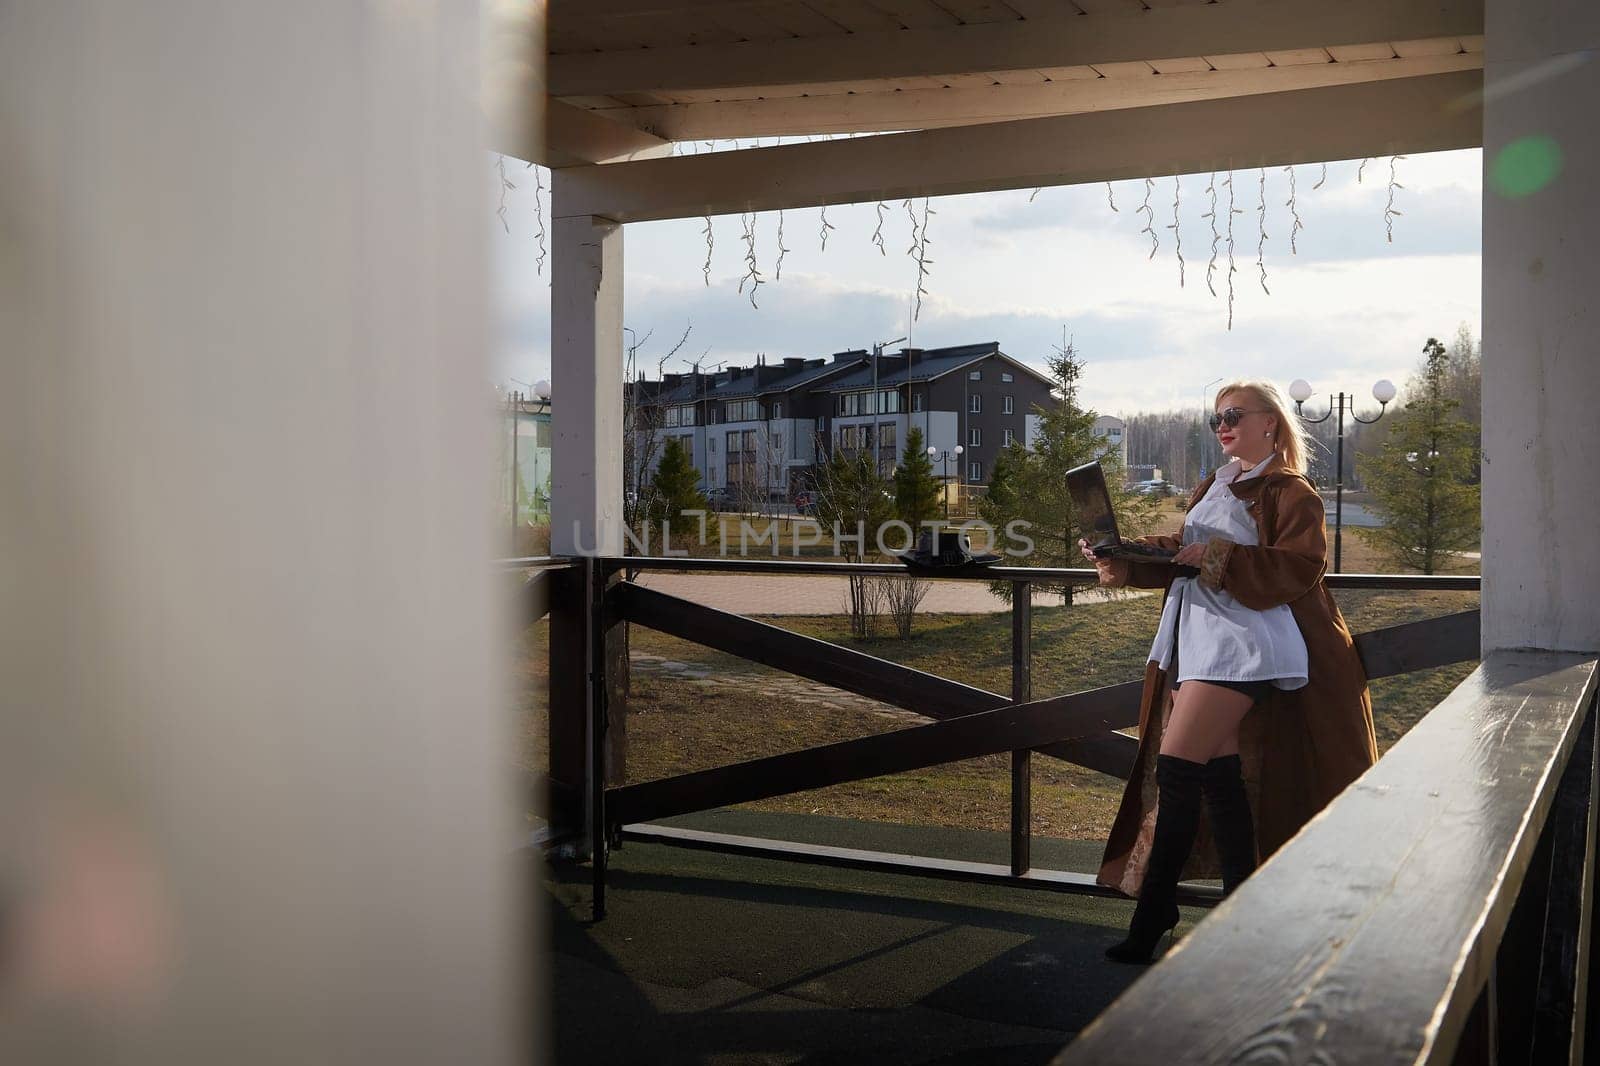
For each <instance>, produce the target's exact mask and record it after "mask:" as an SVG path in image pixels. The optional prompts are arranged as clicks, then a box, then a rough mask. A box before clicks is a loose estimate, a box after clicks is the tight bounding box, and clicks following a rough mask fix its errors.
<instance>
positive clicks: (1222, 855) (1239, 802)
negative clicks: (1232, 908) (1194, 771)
mask: <svg viewBox="0 0 1600 1066" xmlns="http://www.w3.org/2000/svg"><path fill="white" fill-rule="evenodd" d="M1204 791H1205V797H1206V813H1207V814H1208V815H1209V816H1210V818H1211V836H1212V837H1213V838H1214V839H1215V840H1216V843H1217V859H1218V860H1219V861H1220V862H1221V863H1222V894H1223V895H1224V896H1227V895H1231V894H1232V892H1233V890H1234V889H1235V888H1238V887H1239V884H1240V882H1242V881H1243V880H1244V879H1245V878H1247V877H1249V876H1250V875H1251V874H1252V873H1254V872H1255V868H1256V823H1255V819H1254V818H1252V817H1251V815H1250V798H1249V797H1248V796H1247V795H1245V791H1244V774H1243V772H1242V768H1241V766H1240V763H1239V756H1237V755H1223V756H1220V757H1218V758H1215V759H1212V760H1211V761H1210V762H1208V763H1206V770H1205V783H1204Z"/></svg>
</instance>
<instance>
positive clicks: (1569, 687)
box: [1055, 652, 1596, 1066]
mask: <svg viewBox="0 0 1600 1066" xmlns="http://www.w3.org/2000/svg"><path fill="white" fill-rule="evenodd" d="M1595 665H1596V664H1595V659H1594V658H1593V656H1592V655H1570V654H1557V653H1549V652H1495V653H1491V654H1490V655H1488V656H1486V657H1485V658H1484V661H1483V663H1482V665H1481V666H1479V667H1478V669H1477V670H1475V671H1474V672H1473V674H1472V675H1471V676H1470V677H1468V678H1467V680H1465V681H1463V682H1462V683H1461V685H1460V686H1458V687H1457V688H1456V690H1455V691H1454V692H1452V693H1451V694H1450V695H1449V696H1448V697H1447V698H1446V699H1445V700H1444V701H1443V702H1442V703H1440V704H1439V705H1438V707H1436V708H1435V709H1434V710H1433V711H1432V712H1430V713H1429V714H1428V715H1427V717H1425V718H1423V720H1422V721H1421V722H1419V723H1417V725H1416V726H1414V727H1413V728H1412V729H1411V731H1410V732H1409V733H1407V734H1406V735H1405V736H1404V737H1402V738H1401V739H1400V741H1399V743H1397V744H1396V745H1395V746H1394V747H1393V748H1391V749H1390V750H1389V752H1388V753H1387V754H1386V755H1384V757H1383V758H1382V759H1380V760H1379V761H1378V763H1377V764H1376V765H1375V766H1373V767H1372V768H1371V769H1370V770H1368V771H1367V772H1366V773H1365V774H1364V775H1362V777H1360V778H1359V779H1358V780H1357V781H1356V782H1355V783H1354V784H1352V785H1351V786H1350V787H1349V788H1348V789H1346V790H1345V792H1344V793H1343V794H1342V795H1340V796H1339V797H1338V798H1337V799H1336V800H1334V802H1333V803H1332V804H1330V805H1329V806H1328V808H1327V809H1326V810H1324V811H1323V812H1322V813H1321V814H1320V815H1318V816H1317V817H1316V818H1315V819H1313V820H1312V821H1311V822H1310V823H1309V824H1308V825H1307V826H1306V827H1305V828H1304V829H1303V830H1301V832H1300V833H1299V835H1297V836H1296V837H1295V838H1294V839H1293V840H1291V841H1290V842H1289V843H1288V844H1286V845H1285V846H1284V847H1283V848H1282V849H1280V850H1279V851H1278V852H1277V853H1276V854H1275V855H1274V856H1273V857H1272V859H1271V860H1270V861H1269V862H1267V863H1266V865H1264V866H1263V867H1262V868H1261V869H1260V870H1258V871H1257V872H1256V873H1255V874H1254V875H1253V876H1252V877H1251V878H1250V879H1249V880H1248V881H1246V882H1245V883H1244V884H1243V885H1242V886H1240V887H1239V889H1238V890H1237V891H1235V892H1234V894H1233V895H1232V896H1230V897H1229V898H1228V900H1227V901H1226V902H1224V903H1223V904H1222V906H1221V907H1219V908H1218V909H1217V910H1216V911H1215V912H1214V913H1213V914H1212V915H1211V916H1210V917H1209V918H1207V919H1206V921H1204V922H1203V923H1201V924H1200V926H1199V927H1198V928H1196V929H1195V930H1194V931H1193V932H1191V933H1190V934H1189V935H1188V937H1187V938H1185V940H1184V943H1183V945H1182V948H1181V950H1179V951H1178V952H1177V953H1176V954H1174V955H1171V956H1169V957H1168V958H1166V959H1164V960H1163V961H1162V962H1161V963H1159V964H1158V965H1156V966H1155V967H1153V968H1152V969H1151V970H1149V971H1148V972H1147V973H1146V974H1145V975H1144V976H1143V977H1141V978H1140V979H1139V981H1138V983H1137V984H1136V985H1134V986H1133V987H1132V988H1130V989H1129V990H1128V991H1127V992H1126V993H1124V994H1123V996H1122V997H1121V998H1120V999H1118V1000H1117V1001H1116V1002H1115V1003H1113V1004H1112V1005H1111V1006H1110V1007H1109V1008H1107V1009H1106V1010H1105V1011H1104V1012H1102V1013H1101V1014H1100V1016H1099V1017H1097V1018H1096V1019H1095V1020H1094V1022H1093V1023H1091V1024H1090V1025H1089V1026H1088V1027H1087V1028H1086V1029H1084V1030H1083V1031H1082V1032H1081V1033H1079V1034H1078V1035H1077V1037H1076V1038H1075V1039H1074V1040H1073V1042H1072V1044H1071V1046H1069V1047H1068V1048H1067V1049H1066V1050H1065V1051H1064V1052H1063V1053H1062V1054H1061V1055H1060V1056H1059V1057H1058V1058H1057V1059H1056V1060H1055V1061H1056V1062H1057V1063H1059V1064H1062V1066H1077V1064H1087V1063H1108V1064H1113V1063H1114V1064H1118V1066H1120V1064H1124V1063H1130V1062H1160V1063H1168V1064H1172V1066H1184V1064H1188V1063H1194V1064H1199V1063H1214V1062H1235V1061H1243V1060H1248V1059H1251V1058H1252V1057H1256V1056H1258V1055H1259V1054H1261V1053H1262V1052H1263V1050H1264V1049H1266V1050H1270V1051H1271V1057H1272V1058H1273V1059H1274V1060H1275V1061H1284V1062H1300V1061H1307V1060H1310V1059H1313V1058H1316V1059H1320V1060H1322V1061H1327V1062H1351V1063H1356V1062H1362V1063H1365V1062H1386V1063H1401V1062H1404V1063H1419V1064H1420V1063H1448V1062H1450V1061H1451V1056H1452V1053H1453V1052H1454V1051H1455V1050H1456V1045H1457V1042H1458V1040H1459V1038H1460V1037H1461V1034H1462V1032H1463V1028H1464V1026H1465V1023H1466V1020H1467V1016H1468V1014H1469V1012H1470V1011H1471V1009H1472V1006H1473V1003H1474V1001H1475V1000H1477V998H1478V993H1479V992H1480V990H1482V989H1483V988H1484V986H1485V983H1486V981H1491V980H1493V977H1492V976H1491V970H1492V967H1493V966H1494V962H1495V954H1496V949H1497V948H1498V947H1499V946H1500V944H1501V940H1502V935H1503V934H1504V931H1505V929H1506V923H1507V920H1508V918H1509V916H1510V914H1511V911H1512V907H1513V905H1514V903H1515V901H1516V899H1517V896H1518V894H1519V890H1520V889H1521V888H1522V886H1523V884H1524V879H1525V878H1527V877H1530V876H1532V875H1530V873H1529V869H1530V863H1531V861H1532V859H1533V856H1534V852H1535V849H1536V846H1537V844H1538V841H1539V838H1540V834H1541V830H1542V829H1543V828H1544V826H1545V825H1546V819H1547V816H1548V815H1549V813H1550V811H1551V809H1552V807H1553V805H1554V803H1555V801H1556V796H1557V793H1558V786H1559V783H1560V781H1561V778H1562V776H1563V771H1564V769H1565V768H1566V767H1567V766H1568V763H1569V758H1570V756H1571V753H1572V752H1573V751H1574V750H1575V749H1576V747H1577V741H1578V737H1579V734H1580V732H1581V730H1582V727H1583V725H1584V721H1585V718H1586V717H1587V716H1588V715H1592V714H1593V713H1594V712H1593V710H1592V708H1593V703H1594V695H1595ZM1580 1009H1581V1007H1580ZM1156 1016H1159V1017H1160V1018H1161V1024H1160V1025H1151V1024H1150V1019H1151V1018H1152V1017H1156ZM1551 1059H1552V1060H1553V1061H1554V1060H1559V1061H1566V1056H1565V1055H1564V1054H1560V1053H1559V1052H1558V1053H1557V1054H1554V1055H1552V1056H1551Z"/></svg>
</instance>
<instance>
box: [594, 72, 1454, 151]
mask: <svg viewBox="0 0 1600 1066" xmlns="http://www.w3.org/2000/svg"><path fill="white" fill-rule="evenodd" d="M1482 66H1483V56H1482V55H1481V54H1470V53H1463V54H1460V55H1432V56H1418V57H1416V58H1408V59H1386V60H1373V61H1369V62H1360V63H1319V64H1315V65H1310V66H1298V67H1261V68H1258V69H1254V70H1210V71H1204V72H1195V73H1181V74H1162V75H1159V76H1152V77H1144V78H1093V79H1089V80H1084V81H1056V82H1049V83H1045V84H1039V85H997V86H989V87H986V88H980V89H907V90H901V91H898V92H883V93H838V94H831V95H826V96H801V97H793V98H787V99H767V100H719V101H715V102H707V103H688V104H662V105H659V106H646V107H625V108H616V109H614V110H605V111H600V112H598V113H599V114H603V115H614V116H615V117H616V118H617V119H618V120H619V121H623V122H629V123H634V124H636V125H638V126H641V127H644V128H647V129H650V130H653V131H655V132H656V133H658V134H660V135H661V136H663V137H666V138H668V139H669V140H674V141H684V140H706V139H725V138H738V137H774V136H797V135H805V134H813V133H816V134H827V133H864V132H876V131H881V130H910V129H939V128H942V127H946V126H971V125H977V124H980V123H985V122H1004V121H1009V120H1012V119H1023V118H1040V117H1044V116H1047V115H1074V114H1082V113H1084V112H1090V111H1110V110H1117V109H1121V108H1131V107H1149V106H1153V105H1158V104H1173V103H1182V102H1185V101H1191V100H1215V99H1219V98H1222V97H1229V96H1252V95H1257V94H1260V93H1273V92H1286V91H1290V90H1294V89H1312V88H1319V87H1322V86H1328V85H1348V84H1351V83H1352V82H1364V81H1381V80H1385V79H1390V78H1410V77H1417V76H1419V75H1428V74H1443V73H1448V72H1450V71H1455V70H1473V69H1481V68H1482Z"/></svg>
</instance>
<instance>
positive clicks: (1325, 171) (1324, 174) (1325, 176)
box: [1311, 163, 1328, 192]
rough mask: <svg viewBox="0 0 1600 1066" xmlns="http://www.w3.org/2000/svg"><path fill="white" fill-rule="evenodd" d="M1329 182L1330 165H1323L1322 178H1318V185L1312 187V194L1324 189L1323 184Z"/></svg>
mask: <svg viewBox="0 0 1600 1066" xmlns="http://www.w3.org/2000/svg"><path fill="white" fill-rule="evenodd" d="M1327 180H1328V164H1326V163H1324V164H1322V177H1320V178H1318V179H1317V183H1316V184H1315V185H1313V186H1311V191H1312V192H1316V191H1317V190H1318V189H1320V188H1322V183H1323V182H1325V181H1327Z"/></svg>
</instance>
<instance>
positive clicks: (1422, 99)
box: [553, 71, 1483, 222]
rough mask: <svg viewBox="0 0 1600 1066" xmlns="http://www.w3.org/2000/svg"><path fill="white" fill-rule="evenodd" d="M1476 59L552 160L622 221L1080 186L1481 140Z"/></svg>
mask: <svg viewBox="0 0 1600 1066" xmlns="http://www.w3.org/2000/svg"><path fill="white" fill-rule="evenodd" d="M1482 87H1483V75H1482V72H1481V71H1461V72H1457V73H1453V74H1436V75H1432V76H1429V77H1420V78H1405V79H1401V80H1397V81H1387V82H1375V83H1366V84H1361V85H1341V86H1336V87H1332V88H1323V89H1303V90H1300V91H1297V92H1285V93H1270V94H1267V95H1262V96H1250V97H1239V98H1234V99H1229V100H1208V101H1202V102H1198V103H1184V104H1164V105H1162V106H1159V107H1149V108H1138V109H1135V110H1130V111H1111V112H1100V113H1095V114H1086V115H1064V116H1060V117H1056V118H1036V119H1025V120H1022V121H1018V122H1001V123H994V124H991V125H984V126H963V127H958V128H955V129H940V130H923V131H919V132H916V133H898V134H885V135H883V136H878V137H861V138H855V139H850V140H839V141H822V142H817V143H815V144H795V145H783V146H780V147H773V148H760V149H754V150H749V151H742V152H724V153H712V154H708V155H700V156H693V155H691V156H678V157H675V158H671V159H652V160H645V161H641V162H634V163H613V164H610V165H609V166H604V167H596V166H588V167H573V168H571V169H568V170H563V171H559V172H557V174H556V175H555V181H554V187H555V191H554V201H553V202H554V211H555V214H556V215H557V216H568V215H578V216H585V215H597V216H604V217H607V218H611V219H614V220H616V221H618V222H643V221H648V220H652V219H663V218H685V217H692V216H695V215H722V214H731V213H733V212H738V211H772V210H776V209H778V208H797V207H816V206H818V205H821V204H840V203H854V202H860V201H870V200H877V199H901V198H903V197H908V196H949V195H953V194H957V193H972V192H988V191H993V190H997V189H1026V188H1033V187H1036V186H1040V185H1075V184H1080V183H1084V182H1095V181H1115V180H1121V179H1126V178H1140V177H1146V176H1149V175H1152V174H1176V173H1188V174H1192V173H1196V172H1201V173H1204V172H1208V171H1216V170H1228V169H1247V168H1254V167H1260V166H1284V165H1288V164H1291V163H1311V162H1321V161H1326V160H1330V159H1355V158H1361V157H1364V156H1374V155H1389V154H1394V153H1406V152H1431V151H1443V150H1445V149H1453V148H1470V147H1473V146H1476V145H1480V144H1482V143H1483V120H1482V108H1481V93H1482Z"/></svg>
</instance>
